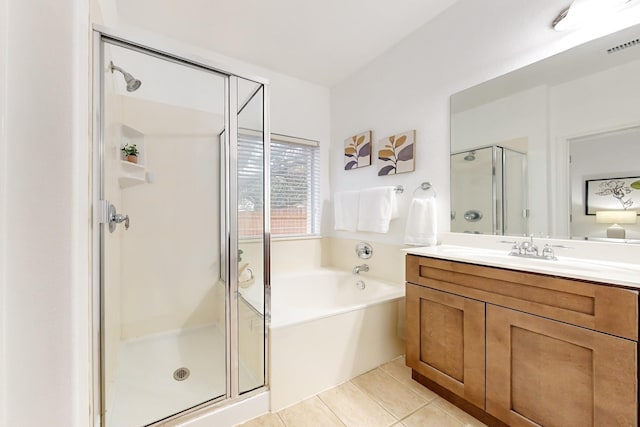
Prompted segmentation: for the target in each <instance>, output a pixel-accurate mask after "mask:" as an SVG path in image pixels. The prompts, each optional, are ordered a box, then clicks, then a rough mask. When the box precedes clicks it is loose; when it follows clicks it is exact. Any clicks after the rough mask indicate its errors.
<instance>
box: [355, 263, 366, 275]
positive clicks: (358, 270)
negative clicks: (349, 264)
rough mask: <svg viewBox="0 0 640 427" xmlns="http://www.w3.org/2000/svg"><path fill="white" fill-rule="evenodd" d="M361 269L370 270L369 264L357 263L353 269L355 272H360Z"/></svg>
mask: <svg viewBox="0 0 640 427" xmlns="http://www.w3.org/2000/svg"><path fill="white" fill-rule="evenodd" d="M361 271H364V272H367V271H369V266H368V265H367V264H362V265H356V266H355V267H353V270H352V272H353V274H360V272H361Z"/></svg>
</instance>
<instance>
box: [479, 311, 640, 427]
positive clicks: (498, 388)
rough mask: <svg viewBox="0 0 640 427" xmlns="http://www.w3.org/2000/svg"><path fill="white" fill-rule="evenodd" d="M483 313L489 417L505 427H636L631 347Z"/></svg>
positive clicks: (559, 326) (536, 320)
mask: <svg viewBox="0 0 640 427" xmlns="http://www.w3.org/2000/svg"><path fill="white" fill-rule="evenodd" d="M486 310H487V389H486V393H487V395H486V398H487V409H486V410H487V412H489V413H490V414H492V415H494V416H495V417H497V418H499V419H500V420H502V421H504V422H505V423H507V424H509V425H511V426H540V425H543V426H545V427H565V426H581V427H589V426H607V427H610V426H636V421H637V419H636V418H637V412H638V407H637V372H636V366H637V344H636V343H635V342H633V341H630V340H626V339H623V338H617V337H613V336H611V335H606V334H603V333H599V332H595V331H592V330H589V329H584V328H580V327H577V326H573V325H569V324H566V323H561V322H557V321H553V320H549V319H545V318H542V317H537V316H533V315H530V314H526V313H522V312H519V311H515V310H509V309H506V308H502V307H497V306H494V305H491V304H487V308H486Z"/></svg>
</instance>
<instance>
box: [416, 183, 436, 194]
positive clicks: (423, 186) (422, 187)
mask: <svg viewBox="0 0 640 427" xmlns="http://www.w3.org/2000/svg"><path fill="white" fill-rule="evenodd" d="M418 190H422V191H429V190H431V191H433V197H434V198H435V197H436V195H437V194H436V189H435V188H433V185H431V183H430V182H429V181H425V182H423V183H422V184H420V187H418V188H416V189H415V190H413V195H414V196H415V194H416V193H417V192H418Z"/></svg>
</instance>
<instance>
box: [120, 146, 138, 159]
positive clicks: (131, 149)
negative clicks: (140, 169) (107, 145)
mask: <svg viewBox="0 0 640 427" xmlns="http://www.w3.org/2000/svg"><path fill="white" fill-rule="evenodd" d="M120 151H122V157H124V158H125V159H126V160H127V161H128V162H131V163H138V154H140V151H139V150H138V147H136V144H131V145H129V144H125V145H124V147H122V148H121V149H120Z"/></svg>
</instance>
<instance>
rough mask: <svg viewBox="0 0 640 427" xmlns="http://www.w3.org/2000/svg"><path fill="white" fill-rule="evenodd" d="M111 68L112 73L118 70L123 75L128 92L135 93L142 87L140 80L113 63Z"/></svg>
mask: <svg viewBox="0 0 640 427" xmlns="http://www.w3.org/2000/svg"><path fill="white" fill-rule="evenodd" d="M110 68H111V72H112V73H113V70H118V71H120V72H121V73H122V75H123V76H124V81H125V82H126V83H127V92H135V91H136V90H138V88H139V87H140V86H141V85H142V82H141V81H140V80H138V79H136V78H135V77H133V76H132V75H131V74H129V73H127V72H126V71H125V70H123V69H122V68H120V67H117V66H115V65H113V62H111V63H110Z"/></svg>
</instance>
